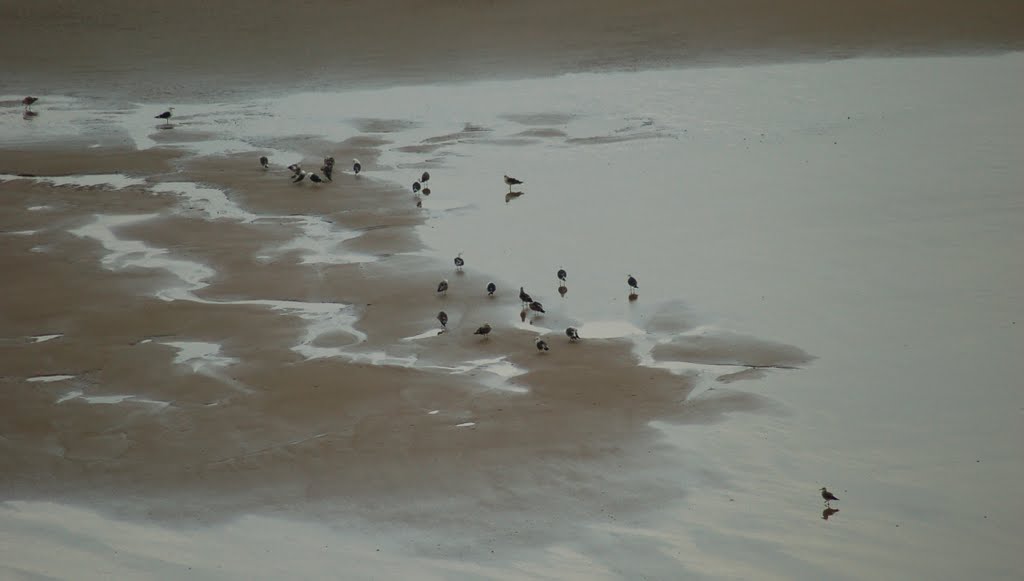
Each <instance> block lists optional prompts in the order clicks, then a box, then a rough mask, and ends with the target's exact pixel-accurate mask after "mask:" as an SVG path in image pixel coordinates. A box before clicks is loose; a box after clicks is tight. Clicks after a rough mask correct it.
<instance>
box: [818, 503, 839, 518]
mask: <svg viewBox="0 0 1024 581" xmlns="http://www.w3.org/2000/svg"><path fill="white" fill-rule="evenodd" d="M837 512H839V509H838V508H832V507H831V506H826V507H825V510H823V511H821V520H828V519H829V518H831V517H832V515H834V514H836V513H837Z"/></svg>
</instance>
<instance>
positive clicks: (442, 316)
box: [437, 311, 448, 329]
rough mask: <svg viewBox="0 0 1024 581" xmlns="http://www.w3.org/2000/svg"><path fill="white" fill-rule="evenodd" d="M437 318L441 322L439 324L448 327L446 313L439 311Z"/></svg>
mask: <svg viewBox="0 0 1024 581" xmlns="http://www.w3.org/2000/svg"><path fill="white" fill-rule="evenodd" d="M437 320H438V322H440V323H441V326H442V327H444V328H445V329H447V328H448V313H446V312H444V311H441V312H440V313H438V314H437Z"/></svg>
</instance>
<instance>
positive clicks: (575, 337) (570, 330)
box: [565, 327, 580, 343]
mask: <svg viewBox="0 0 1024 581" xmlns="http://www.w3.org/2000/svg"><path fill="white" fill-rule="evenodd" d="M565 336H566V337H568V338H569V342H570V343H575V342H576V341H579V340H580V332H579V331H578V330H576V327H567V328H566V329H565Z"/></svg>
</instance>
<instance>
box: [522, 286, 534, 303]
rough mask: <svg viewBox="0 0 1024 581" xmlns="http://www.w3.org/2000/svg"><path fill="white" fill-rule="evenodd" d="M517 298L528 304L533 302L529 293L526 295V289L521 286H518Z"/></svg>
mask: <svg viewBox="0 0 1024 581" xmlns="http://www.w3.org/2000/svg"><path fill="white" fill-rule="evenodd" d="M519 300H521V301H523V304H529V303H532V302H533V298H531V297H530V295H528V294H527V293H526V291H524V290H523V287H519Z"/></svg>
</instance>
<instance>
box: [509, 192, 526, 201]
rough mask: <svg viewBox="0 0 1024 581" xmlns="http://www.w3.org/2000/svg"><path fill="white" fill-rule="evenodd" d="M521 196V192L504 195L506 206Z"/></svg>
mask: <svg viewBox="0 0 1024 581" xmlns="http://www.w3.org/2000/svg"><path fill="white" fill-rule="evenodd" d="M521 195H523V192H509V193H507V194H505V203H506V204H507V203H509V202H511V201H512V200H514V199H516V198H518V197H519V196H521Z"/></svg>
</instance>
